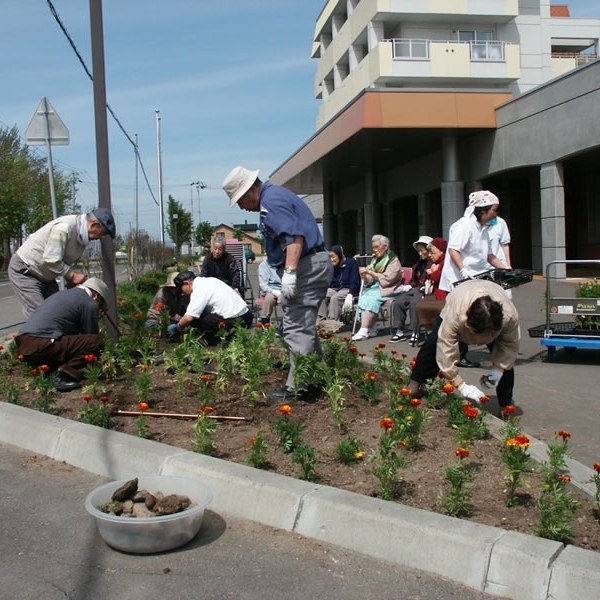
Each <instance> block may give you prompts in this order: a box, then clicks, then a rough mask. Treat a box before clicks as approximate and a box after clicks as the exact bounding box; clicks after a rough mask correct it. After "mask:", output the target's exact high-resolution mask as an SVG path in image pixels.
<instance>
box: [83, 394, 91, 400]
mask: <svg viewBox="0 0 600 600" xmlns="http://www.w3.org/2000/svg"><path fill="white" fill-rule="evenodd" d="M91 399H92V395H91V394H86V395H85V396H84V397H83V401H84V402H89V401H90V400H91Z"/></svg>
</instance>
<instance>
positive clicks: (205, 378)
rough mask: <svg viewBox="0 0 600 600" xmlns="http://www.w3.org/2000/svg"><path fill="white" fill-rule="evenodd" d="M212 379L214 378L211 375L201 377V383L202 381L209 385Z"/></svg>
mask: <svg viewBox="0 0 600 600" xmlns="http://www.w3.org/2000/svg"><path fill="white" fill-rule="evenodd" d="M211 379H212V377H211V376H210V375H200V381H202V382H204V383H207V382H208V381H210V380H211Z"/></svg>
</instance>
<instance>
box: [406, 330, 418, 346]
mask: <svg viewBox="0 0 600 600" xmlns="http://www.w3.org/2000/svg"><path fill="white" fill-rule="evenodd" d="M418 342H419V334H418V333H413V334H412V335H411V336H410V340H409V341H408V343H409V344H410V345H411V346H412V347H413V348H414V347H415V346H416V345H417V343H418Z"/></svg>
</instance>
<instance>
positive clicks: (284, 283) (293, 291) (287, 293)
mask: <svg viewBox="0 0 600 600" xmlns="http://www.w3.org/2000/svg"><path fill="white" fill-rule="evenodd" d="M281 293H282V295H283V297H284V298H287V299H288V300H290V299H291V298H294V297H295V296H296V295H297V294H298V282H297V279H296V273H284V274H283V277H282V278H281Z"/></svg>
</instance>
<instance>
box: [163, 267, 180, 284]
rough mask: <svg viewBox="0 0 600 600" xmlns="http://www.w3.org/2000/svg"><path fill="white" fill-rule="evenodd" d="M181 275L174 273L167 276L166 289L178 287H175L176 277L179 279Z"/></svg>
mask: <svg viewBox="0 0 600 600" xmlns="http://www.w3.org/2000/svg"><path fill="white" fill-rule="evenodd" d="M177 275H179V273H177V271H173V272H172V273H169V274H168V275H167V283H165V285H164V287H177V286H176V285H175V277H177Z"/></svg>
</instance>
